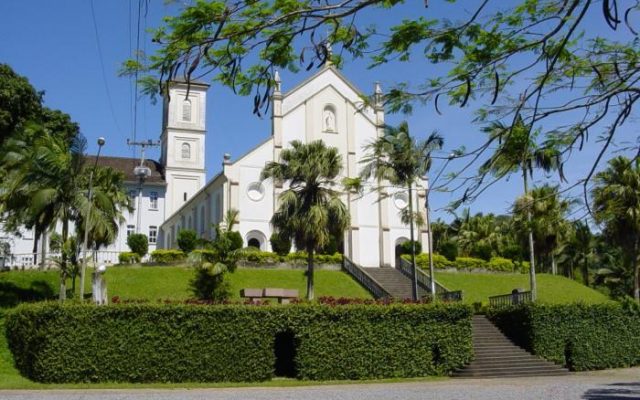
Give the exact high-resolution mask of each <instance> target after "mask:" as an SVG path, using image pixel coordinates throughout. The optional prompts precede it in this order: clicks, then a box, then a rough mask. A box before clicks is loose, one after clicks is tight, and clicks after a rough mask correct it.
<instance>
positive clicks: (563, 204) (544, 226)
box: [513, 185, 573, 275]
mask: <svg viewBox="0 0 640 400" xmlns="http://www.w3.org/2000/svg"><path fill="white" fill-rule="evenodd" d="M531 204H533V208H531ZM572 205H573V202H572V201H570V200H567V199H563V198H561V197H560V193H559V190H558V187H557V186H549V185H544V186H540V187H537V188H534V189H533V190H532V191H531V192H530V193H529V196H522V197H520V198H518V199H517V200H516V202H515V203H514V207H513V212H514V219H513V221H514V224H515V226H516V228H519V230H520V231H521V232H527V233H528V232H532V233H533V237H534V238H535V243H536V252H537V253H539V257H538V261H539V262H540V264H543V265H546V266H547V268H548V269H550V270H551V273H553V274H554V275H555V274H557V272H558V271H557V263H556V253H557V249H558V247H559V245H560V243H561V241H562V239H564V235H565V233H566V232H568V231H569V230H570V228H571V226H570V224H569V222H568V221H567V220H566V219H565V216H566V214H567V212H568V211H569V209H570V208H571V206H572ZM529 216H531V217H532V218H531V222H529V221H530V219H529Z"/></svg>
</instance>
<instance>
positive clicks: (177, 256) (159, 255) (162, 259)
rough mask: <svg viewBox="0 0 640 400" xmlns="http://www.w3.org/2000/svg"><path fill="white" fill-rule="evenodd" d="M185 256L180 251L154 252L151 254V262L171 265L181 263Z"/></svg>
mask: <svg viewBox="0 0 640 400" xmlns="http://www.w3.org/2000/svg"><path fill="white" fill-rule="evenodd" d="M186 258H187V256H186V255H185V254H184V252H183V251H182V250H173V249H171V250H162V249H160V250H154V251H152V252H151V261H153V262H155V263H161V264H165V263H172V262H178V261H183V260H184V259H186Z"/></svg>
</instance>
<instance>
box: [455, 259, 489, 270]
mask: <svg viewBox="0 0 640 400" xmlns="http://www.w3.org/2000/svg"><path fill="white" fill-rule="evenodd" d="M453 263H454V264H455V266H456V268H458V269H462V270H472V269H487V267H488V266H489V263H488V262H486V261H485V260H483V259H481V258H473V257H456V260H455V261H454V262H453Z"/></svg>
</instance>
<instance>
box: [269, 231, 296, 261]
mask: <svg viewBox="0 0 640 400" xmlns="http://www.w3.org/2000/svg"><path fill="white" fill-rule="evenodd" d="M269 242H271V250H273V251H274V252H275V253H278V255H281V256H286V255H287V254H289V252H290V251H291V239H289V238H288V237H286V236H283V235H279V234H277V233H274V234H272V235H271V238H270V239H269Z"/></svg>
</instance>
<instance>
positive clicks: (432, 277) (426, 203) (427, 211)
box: [422, 153, 456, 301]
mask: <svg viewBox="0 0 640 400" xmlns="http://www.w3.org/2000/svg"><path fill="white" fill-rule="evenodd" d="M455 157H456V154H455V153H451V154H449V156H448V157H447V161H446V162H445V163H444V165H443V166H442V168H441V169H440V172H438V175H436V178H435V179H434V180H433V182H431V183H429V177H428V176H426V175H425V176H424V177H423V178H422V179H423V180H424V182H425V193H424V208H425V215H426V217H427V229H428V232H429V276H430V280H429V281H430V284H431V285H430V286H431V295H432V296H433V301H436V300H437V297H436V278H435V275H434V268H433V232H432V231H431V210H430V208H429V194H430V193H431V184H435V183H436V181H437V180H438V178H440V175H442V172H443V171H444V170H445V168H447V165H448V164H449V162H450V161H451V160H453V159H454V158H455Z"/></svg>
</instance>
